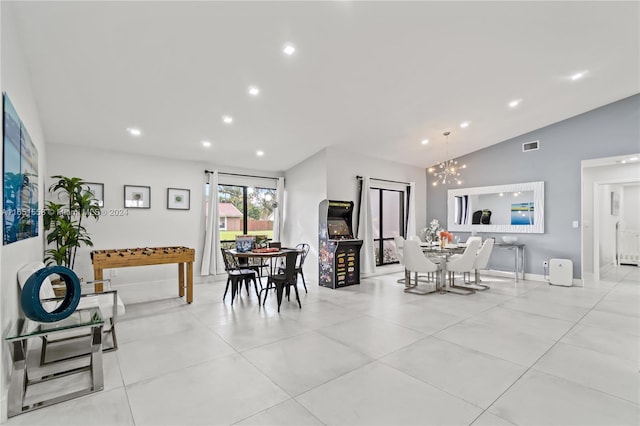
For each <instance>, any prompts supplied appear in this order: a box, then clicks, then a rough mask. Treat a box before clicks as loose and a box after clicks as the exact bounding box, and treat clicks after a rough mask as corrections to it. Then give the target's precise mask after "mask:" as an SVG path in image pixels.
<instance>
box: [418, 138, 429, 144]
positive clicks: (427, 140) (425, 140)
mask: <svg viewBox="0 0 640 426" xmlns="http://www.w3.org/2000/svg"><path fill="white" fill-rule="evenodd" d="M420 143H421V144H422V145H426V144H428V143H429V139H422V142H420Z"/></svg>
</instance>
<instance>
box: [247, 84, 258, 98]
mask: <svg viewBox="0 0 640 426" xmlns="http://www.w3.org/2000/svg"><path fill="white" fill-rule="evenodd" d="M247 91H248V92H249V94H250V95H251V96H258V95H259V94H260V88H259V87H257V86H249V89H247Z"/></svg>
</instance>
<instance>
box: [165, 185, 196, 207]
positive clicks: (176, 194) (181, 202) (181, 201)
mask: <svg viewBox="0 0 640 426" xmlns="http://www.w3.org/2000/svg"><path fill="white" fill-rule="evenodd" d="M190 204H191V190H189V189H180V188H167V208H168V209H171V210H189V208H190Z"/></svg>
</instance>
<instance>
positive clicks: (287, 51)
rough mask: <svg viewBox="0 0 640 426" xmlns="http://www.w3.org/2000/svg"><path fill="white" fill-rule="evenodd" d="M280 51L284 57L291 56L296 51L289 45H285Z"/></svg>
mask: <svg viewBox="0 0 640 426" xmlns="http://www.w3.org/2000/svg"><path fill="white" fill-rule="evenodd" d="M282 51H283V52H284V54H285V55H289V56H291V55H293V53H294V52H295V51H296V47H295V46H294V45H293V44H291V43H287V44H285V45H284V47H283V48H282Z"/></svg>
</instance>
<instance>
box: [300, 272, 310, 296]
mask: <svg viewBox="0 0 640 426" xmlns="http://www.w3.org/2000/svg"><path fill="white" fill-rule="evenodd" d="M300 276H301V277H302V285H303V286H304V292H305V293H308V291H307V282H306V281H305V280H304V272H303V271H302V270H300Z"/></svg>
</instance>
